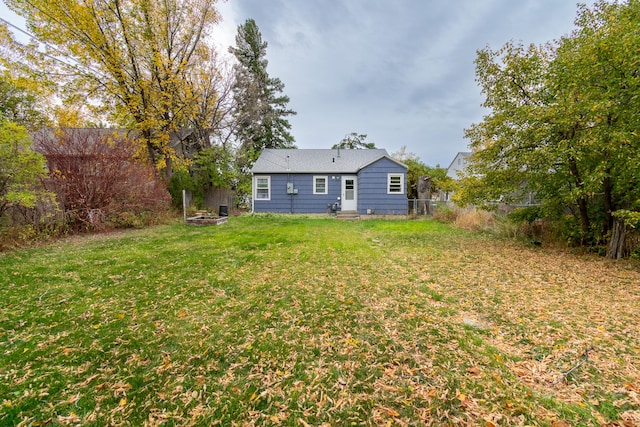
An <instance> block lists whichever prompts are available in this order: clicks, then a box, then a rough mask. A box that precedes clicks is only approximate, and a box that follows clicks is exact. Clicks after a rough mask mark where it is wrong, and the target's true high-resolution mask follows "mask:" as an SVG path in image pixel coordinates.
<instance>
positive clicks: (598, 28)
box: [460, 1, 640, 244]
mask: <svg viewBox="0 0 640 427" xmlns="http://www.w3.org/2000/svg"><path fill="white" fill-rule="evenodd" d="M638 16H640V2H637V1H629V2H627V3H624V4H623V3H612V4H610V3H607V2H604V1H602V2H599V3H596V4H595V5H594V6H593V7H592V8H587V7H586V6H580V9H579V12H578V18H577V19H576V25H577V28H576V30H575V31H574V32H573V33H572V34H571V35H570V36H567V37H565V38H563V39H561V40H559V41H557V42H555V43H549V44H547V45H544V46H529V47H527V48H525V47H523V46H521V45H514V44H512V43H508V44H507V45H505V46H504V47H503V48H502V49H500V50H498V51H491V50H490V49H484V50H481V51H479V52H478V57H477V59H476V75H477V80H478V82H479V83H480V85H481V87H482V90H483V93H484V94H485V97H486V98H485V103H484V106H485V107H487V108H489V109H490V111H491V112H490V114H489V115H487V116H486V117H485V119H484V121H483V122H481V123H478V124H475V125H473V126H472V127H470V128H469V129H467V131H466V136H467V137H468V138H469V139H470V140H471V148H472V150H473V155H472V157H471V164H470V167H469V169H468V172H469V173H468V176H467V178H466V179H465V180H464V181H463V182H464V183H466V185H464V186H463V189H464V191H463V192H461V193H460V197H461V200H463V201H467V202H474V203H478V202H480V203H482V202H487V201H491V200H503V201H506V202H508V201H514V200H518V199H521V198H522V195H523V194H525V193H528V192H532V193H535V194H536V196H537V198H538V199H539V200H541V202H542V203H543V208H544V211H545V213H546V214H547V215H548V216H551V217H559V216H561V215H562V214H563V213H564V212H566V211H567V210H569V211H570V212H572V213H573V216H574V217H575V219H576V224H577V225H578V231H577V233H576V234H575V235H573V238H574V240H575V241H576V242H578V243H583V244H592V243H599V242H602V241H604V240H606V239H607V238H608V236H609V232H610V231H611V229H612V225H613V223H614V221H615V212H617V211H618V210H624V209H631V210H635V209H638V200H639V199H640V190H639V187H638V185H637V183H638V182H639V179H640V172H639V171H638V168H637V166H636V165H637V162H638V160H640V158H639V156H640V154H639V151H638V149H637V147H638V143H640V140H639V136H638V134H637V129H638V125H639V124H640V123H639V122H640V120H639V119H638V117H637V114H636V112H637V111H638V109H639V108H640V99H639V97H638V95H637V94H638V93H640V75H639V73H638V67H637V64H638V63H640V51H638V49H637V48H635V46H638V45H639V43H640V20H639V19H638Z"/></svg>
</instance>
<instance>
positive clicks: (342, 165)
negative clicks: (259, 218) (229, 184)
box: [252, 148, 407, 173]
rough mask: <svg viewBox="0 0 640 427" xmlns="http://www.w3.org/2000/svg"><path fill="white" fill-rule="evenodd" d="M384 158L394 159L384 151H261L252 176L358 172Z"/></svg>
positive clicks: (272, 149)
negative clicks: (262, 174)
mask: <svg viewBox="0 0 640 427" xmlns="http://www.w3.org/2000/svg"><path fill="white" fill-rule="evenodd" d="M382 158H387V159H389V160H391V161H393V162H395V163H397V164H398V165H400V166H402V167H404V168H406V167H407V166H406V165H404V164H402V163H400V162H399V161H397V160H395V159H393V158H392V157H390V156H389V154H388V153H387V150H384V149H363V150H352V149H344V148H342V149H340V150H337V149H297V148H291V149H289V148H287V149H277V148H268V149H265V150H263V151H262V153H261V154H260V157H259V158H258V160H256V162H255V164H254V165H253V168H252V172H253V173H357V172H358V171H359V170H360V169H362V168H364V167H365V166H368V165H370V164H371V163H374V162H376V161H378V160H380V159H382Z"/></svg>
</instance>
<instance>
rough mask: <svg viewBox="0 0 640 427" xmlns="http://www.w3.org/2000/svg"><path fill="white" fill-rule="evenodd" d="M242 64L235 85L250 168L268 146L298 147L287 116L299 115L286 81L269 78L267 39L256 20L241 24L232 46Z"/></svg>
mask: <svg viewBox="0 0 640 427" xmlns="http://www.w3.org/2000/svg"><path fill="white" fill-rule="evenodd" d="M229 52H231V53H232V54H233V55H234V56H235V57H236V59H237V60H238V63H237V64H236V65H235V67H234V68H235V82H234V85H233V90H234V96H235V100H236V108H235V111H234V114H235V118H236V137H237V138H238V141H239V142H240V157H241V158H240V159H239V161H240V163H241V167H243V168H249V167H251V165H252V164H253V162H254V161H255V160H256V159H257V158H258V156H259V155H260V153H261V152H262V150H263V149H265V148H295V145H294V138H293V135H291V133H290V132H289V131H290V129H291V124H290V123H289V121H288V120H287V118H286V117H287V116H289V115H293V114H296V112H295V111H293V110H291V109H290V108H288V107H287V104H288V103H289V97H288V96H286V95H284V94H283V93H282V91H283V90H284V83H282V81H281V80H280V79H279V78H276V77H269V73H268V72H267V64H268V61H267V59H266V58H265V56H266V54H267V42H265V41H263V40H262V34H261V33H260V30H259V29H258V26H257V25H256V22H255V21H254V20H253V19H247V21H246V22H245V23H244V25H239V26H238V34H237V35H236V46H235V47H230V48H229Z"/></svg>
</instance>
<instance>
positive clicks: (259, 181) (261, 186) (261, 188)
mask: <svg viewBox="0 0 640 427" xmlns="http://www.w3.org/2000/svg"><path fill="white" fill-rule="evenodd" d="M256 200H271V177H270V176H257V177H256Z"/></svg>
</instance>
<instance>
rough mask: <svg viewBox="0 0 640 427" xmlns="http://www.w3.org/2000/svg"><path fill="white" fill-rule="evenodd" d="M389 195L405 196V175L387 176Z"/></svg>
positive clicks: (391, 174)
mask: <svg viewBox="0 0 640 427" xmlns="http://www.w3.org/2000/svg"><path fill="white" fill-rule="evenodd" d="M387 194H404V174H402V173H388V174H387Z"/></svg>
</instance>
